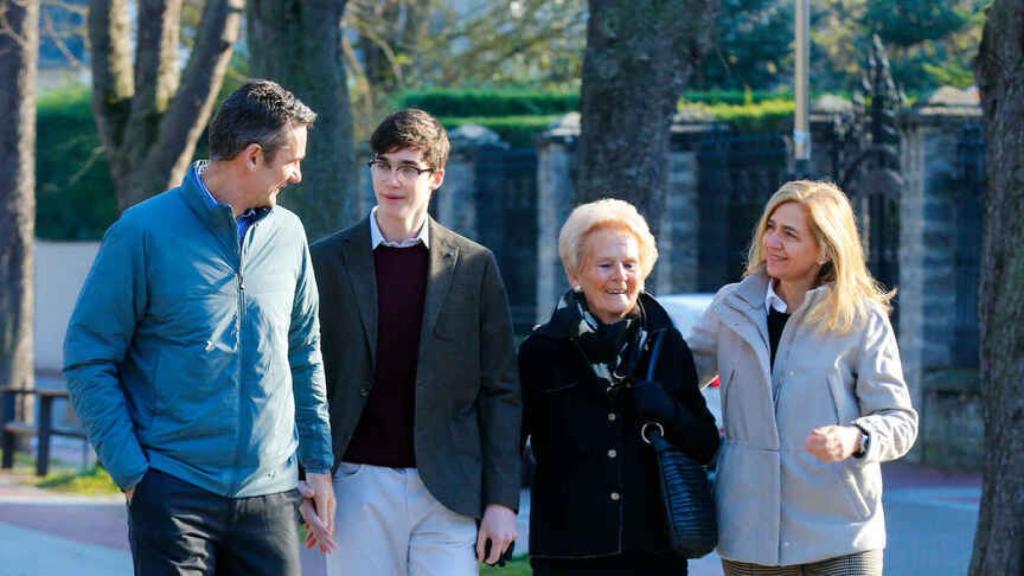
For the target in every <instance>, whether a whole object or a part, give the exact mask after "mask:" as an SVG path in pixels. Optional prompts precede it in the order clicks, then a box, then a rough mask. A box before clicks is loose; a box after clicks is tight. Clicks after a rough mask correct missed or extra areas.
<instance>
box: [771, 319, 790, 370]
mask: <svg viewBox="0 0 1024 576" xmlns="http://www.w3.org/2000/svg"><path fill="white" fill-rule="evenodd" d="M787 320H789V314H787V313H786V312H779V311H778V310H776V309H775V308H769V310H768V343H769V344H770V345H771V355H772V368H775V352H776V351H777V350H778V349H779V340H780V339H781V338H782V330H783V329H784V328H785V327H786V321H787Z"/></svg>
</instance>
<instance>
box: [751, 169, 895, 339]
mask: <svg viewBox="0 0 1024 576" xmlns="http://www.w3.org/2000/svg"><path fill="white" fill-rule="evenodd" d="M788 202H795V203H797V204H800V205H801V206H803V208H804V210H805V212H806V214H807V220H808V225H809V227H810V229H811V233H812V234H813V235H814V237H815V239H817V241H818V246H819V248H820V249H821V253H822V256H823V257H825V258H827V259H828V262H827V263H826V264H824V265H823V266H822V267H821V269H820V270H819V271H818V278H817V284H818V285H821V284H826V283H828V284H830V287H829V290H828V295H827V297H826V298H825V299H824V300H821V301H819V302H818V303H816V304H815V305H814V306H813V307H812V308H811V309H810V310H809V311H808V319H809V320H810V321H811V322H820V323H822V325H823V326H824V327H826V328H827V329H828V330H838V331H839V332H842V333H845V332H847V331H849V330H850V328H851V327H852V326H853V325H854V323H855V322H856V323H859V322H861V321H864V320H866V319H867V314H868V306H869V304H870V303H871V302H874V303H876V304H878V305H879V306H881V308H882V309H883V310H884V311H885V312H886V313H887V314H888V313H889V311H890V310H891V305H890V304H889V302H890V300H892V298H893V296H895V295H896V291H895V290H891V291H887V290H886V289H885V287H884V286H882V285H881V284H880V283H879V282H878V281H877V280H875V279H874V278H873V277H872V276H871V272H870V271H868V267H867V263H866V262H865V259H864V248H863V246H862V245H861V241H860V234H859V233H858V231H857V223H856V221H855V220H854V216H853V207H852V206H850V200H849V199H848V198H847V197H846V194H845V193H844V192H843V191H842V190H840V189H839V187H838V186H836V185H835V184H832V183H830V182H816V181H812V180H794V181H792V182H787V183H785V184H783V185H782V187H781V188H779V189H778V191H776V192H775V194H773V195H772V197H771V199H769V200H768V204H767V205H766V206H765V207H764V213H763V214H761V219H760V221H759V222H758V223H757V229H756V231H755V232H754V237H753V239H752V240H751V241H750V249H749V250H748V251H747V269H746V271H745V272H744V273H743V276H744V277H746V276H751V275H753V274H758V273H761V272H762V271H764V270H765V253H764V242H763V239H764V235H765V231H766V229H767V226H768V219H769V218H771V216H772V214H774V213H775V210H776V209H777V208H778V207H779V206H781V205H783V204H786V203H788Z"/></svg>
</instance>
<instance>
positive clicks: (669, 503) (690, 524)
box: [640, 331, 718, 558]
mask: <svg viewBox="0 0 1024 576" xmlns="http://www.w3.org/2000/svg"><path fill="white" fill-rule="evenodd" d="M664 337H665V332H664V331H661V332H659V333H658V334H657V336H656V338H655V341H654V346H653V349H652V350H651V357H650V364H649V365H648V367H647V379H648V380H651V381H655V379H654V368H655V366H656V364H657V362H658V355H659V354H660V353H661V344H662V341H663V340H664ZM640 437H641V438H643V441H644V442H646V443H648V444H650V445H651V447H652V448H654V452H655V454H656V455H657V460H658V476H659V478H660V484H661V500H662V503H663V504H664V508H665V520H666V523H667V524H668V537H669V545H670V546H671V547H672V550H673V551H674V552H675V553H676V554H677V555H679V556H682V557H684V558H700V557H701V556H704V555H706V554H708V553H709V552H711V551H712V550H714V549H715V546H716V545H717V544H718V524H717V521H716V519H715V501H714V498H713V496H712V494H711V481H710V480H709V479H708V469H707V467H706V466H705V465H703V464H701V463H700V462H698V461H696V460H694V459H693V458H691V457H689V456H688V455H687V454H686V453H685V452H683V451H682V450H680V449H679V448H676V447H675V446H674V445H672V443H671V442H669V441H668V440H666V439H665V428H664V427H663V426H662V425H661V424H660V423H658V422H646V423H644V425H643V427H642V428H641V429H640Z"/></svg>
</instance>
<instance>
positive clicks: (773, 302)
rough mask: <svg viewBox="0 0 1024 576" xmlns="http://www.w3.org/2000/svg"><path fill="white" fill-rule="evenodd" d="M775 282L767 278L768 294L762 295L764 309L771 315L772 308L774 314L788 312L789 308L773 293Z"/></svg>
mask: <svg viewBox="0 0 1024 576" xmlns="http://www.w3.org/2000/svg"><path fill="white" fill-rule="evenodd" d="M774 285H775V280H773V279H771V278H768V292H767V293H766V294H765V295H764V309H765V310H766V311H767V312H769V313H771V311H772V309H773V308H774V309H775V311H776V312H782V313H783V314H785V313H787V312H789V306H788V305H787V304H786V301H785V300H783V299H782V298H781V297H779V295H778V294H776V293H775V286H774Z"/></svg>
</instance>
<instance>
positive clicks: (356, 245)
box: [341, 216, 377, 365]
mask: <svg viewBox="0 0 1024 576" xmlns="http://www.w3.org/2000/svg"><path fill="white" fill-rule="evenodd" d="M341 258H342V261H343V264H344V265H343V266H342V269H343V270H344V271H345V273H346V274H347V275H348V279H349V282H350V283H351V284H352V291H353V292H354V293H355V296H356V303H357V308H358V309H359V318H360V319H361V320H362V321H363V332H364V333H365V334H366V341H367V342H368V343H369V344H370V346H369V348H370V359H371V361H372V362H373V363H374V365H376V361H377V275H376V273H375V272H374V268H373V250H372V249H371V248H370V218H369V216H368V217H366V218H364V219H363V220H362V221H361V222H360V223H359V224H356V225H355V226H353V227H351V228H349V229H348V230H346V231H344V232H342V236H341Z"/></svg>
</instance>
